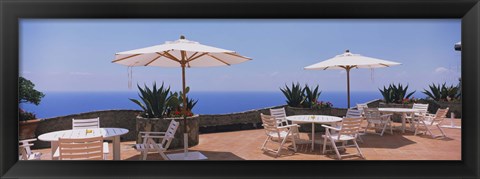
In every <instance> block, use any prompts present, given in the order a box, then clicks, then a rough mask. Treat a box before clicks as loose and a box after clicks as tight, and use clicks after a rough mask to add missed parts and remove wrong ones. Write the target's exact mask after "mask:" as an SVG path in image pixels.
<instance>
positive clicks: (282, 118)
mask: <svg viewBox="0 0 480 179" xmlns="http://www.w3.org/2000/svg"><path fill="white" fill-rule="evenodd" d="M270 115H271V116H273V117H274V118H275V119H276V120H277V125H279V126H283V124H284V123H285V125H288V123H287V113H286V112H285V108H277V109H270Z"/></svg>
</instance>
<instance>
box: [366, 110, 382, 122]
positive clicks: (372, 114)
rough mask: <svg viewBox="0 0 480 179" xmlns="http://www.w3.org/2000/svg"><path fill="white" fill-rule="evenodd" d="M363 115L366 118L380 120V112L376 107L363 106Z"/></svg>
mask: <svg viewBox="0 0 480 179" xmlns="http://www.w3.org/2000/svg"><path fill="white" fill-rule="evenodd" d="M363 112H364V115H365V118H366V119H367V120H380V119H381V114H380V111H379V110H378V108H365V109H364V111H363Z"/></svg>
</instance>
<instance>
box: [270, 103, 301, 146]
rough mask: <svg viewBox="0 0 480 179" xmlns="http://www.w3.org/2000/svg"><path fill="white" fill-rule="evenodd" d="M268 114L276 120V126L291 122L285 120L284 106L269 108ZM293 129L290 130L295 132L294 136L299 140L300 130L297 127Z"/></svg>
mask: <svg viewBox="0 0 480 179" xmlns="http://www.w3.org/2000/svg"><path fill="white" fill-rule="evenodd" d="M270 115H271V116H273V117H274V118H275V119H276V120H277V124H278V126H285V125H289V124H292V123H291V122H290V123H289V122H288V120H287V113H286V112H285V108H277V109H270ZM295 129H296V130H295V131H292V132H293V133H294V134H295V138H296V139H297V140H300V132H299V131H298V128H295Z"/></svg>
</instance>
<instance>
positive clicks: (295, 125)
mask: <svg viewBox="0 0 480 179" xmlns="http://www.w3.org/2000/svg"><path fill="white" fill-rule="evenodd" d="M289 127H299V125H298V124H290V125H285V126H280V127H278V128H279V129H284V128H289Z"/></svg>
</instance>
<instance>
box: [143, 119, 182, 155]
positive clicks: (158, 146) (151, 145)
mask: <svg viewBox="0 0 480 179" xmlns="http://www.w3.org/2000/svg"><path fill="white" fill-rule="evenodd" d="M179 125H180V123H179V122H177V121H175V120H172V121H171V122H170V124H169V125H168V129H167V131H166V132H140V135H143V136H142V138H143V143H141V144H136V145H135V150H137V151H139V152H140V159H141V160H146V159H147V155H148V152H158V154H160V156H161V157H162V158H163V159H164V160H170V159H169V158H168V156H167V155H165V153H164V152H165V151H167V149H168V147H169V146H170V143H171V142H172V140H173V139H174V138H175V132H176V131H177V129H178V126H179ZM154 139H162V141H161V142H160V143H156V142H155V140H154Z"/></svg>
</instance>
